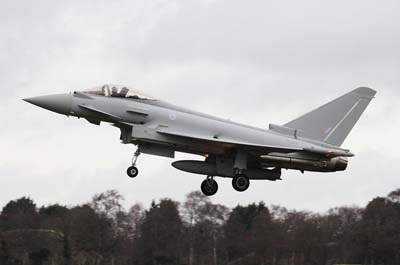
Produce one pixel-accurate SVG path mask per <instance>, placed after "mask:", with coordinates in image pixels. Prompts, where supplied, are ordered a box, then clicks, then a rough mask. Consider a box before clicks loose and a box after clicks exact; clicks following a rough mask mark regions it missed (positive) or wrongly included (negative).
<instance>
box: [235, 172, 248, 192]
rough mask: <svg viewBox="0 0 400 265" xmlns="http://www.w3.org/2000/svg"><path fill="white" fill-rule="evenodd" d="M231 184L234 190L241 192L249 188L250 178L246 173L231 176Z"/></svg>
mask: <svg viewBox="0 0 400 265" xmlns="http://www.w3.org/2000/svg"><path fill="white" fill-rule="evenodd" d="M232 186H233V188H234V189H235V190H237V191H240V192H242V191H245V190H247V189H248V188H249V186H250V180H249V178H248V177H247V176H246V175H244V174H239V175H236V176H234V177H233V179H232Z"/></svg>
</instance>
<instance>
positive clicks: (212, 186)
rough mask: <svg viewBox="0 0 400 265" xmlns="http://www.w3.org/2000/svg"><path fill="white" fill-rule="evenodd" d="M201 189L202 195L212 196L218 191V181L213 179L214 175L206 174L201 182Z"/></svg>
mask: <svg viewBox="0 0 400 265" xmlns="http://www.w3.org/2000/svg"><path fill="white" fill-rule="evenodd" d="M201 191H202V192H203V193H204V195H207V196H212V195H214V194H215V193H217V191H218V183H217V182H216V181H215V180H214V177H212V176H208V177H207V178H206V179H205V180H203V182H202V183H201Z"/></svg>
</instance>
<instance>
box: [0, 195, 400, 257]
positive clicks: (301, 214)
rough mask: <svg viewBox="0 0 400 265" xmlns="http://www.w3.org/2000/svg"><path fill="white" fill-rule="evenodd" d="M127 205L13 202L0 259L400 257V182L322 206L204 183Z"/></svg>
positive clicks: (113, 201)
mask: <svg viewBox="0 0 400 265" xmlns="http://www.w3.org/2000/svg"><path fill="white" fill-rule="evenodd" d="M123 204H124V198H123V196H122V195H121V194H119V193H118V192H117V191H115V190H110V191H106V192H103V193H101V194H96V195H95V196H94V197H93V199H92V201H91V202H89V203H86V204H83V205H77V206H74V207H66V206H63V205H60V204H52V205H47V206H41V207H38V206H36V204H35V203H34V201H33V200H32V199H31V198H28V197H23V198H19V199H16V200H12V201H10V202H9V203H7V205H5V206H4V207H3V209H2V212H1V215H0V264H1V265H3V264H4V265H9V264H23V265H30V264H32V265H37V264H52V265H59V264H60V265H61V264H62V265H92V264H93V265H103V264H112V265H134V264H138V265H142V264H143V265H147V264H148V265H164V264H165V265H167V264H168V265H175V264H176V265H178V264H179V265H181V264H182V265H183V264H187V265H223V264H227V265H247V264H260V265H268V264H271V265H306V264H310V265H311V264H315V265H321V264H322V265H323V264H368V265H378V264H400V189H398V190H395V191H393V192H391V193H390V194H389V195H387V196H384V197H377V198H374V199H373V200H372V201H370V202H369V203H368V205H367V206H366V207H365V208H360V207H356V206H352V207H347V206H346V207H337V208H333V209H330V210H329V211H328V212H326V213H324V214H320V213H313V212H309V211H298V210H289V209H287V208H284V207H282V206H276V205H272V206H266V205H265V204H264V203H263V202H259V203H253V204H249V205H244V206H243V205H238V206H236V207H235V208H233V209H229V208H227V207H225V206H224V205H221V204H215V203H213V202H212V201H211V200H210V199H209V198H208V197H205V196H204V195H203V194H202V193H201V192H199V191H194V192H191V193H189V194H187V196H186V199H185V201H183V202H181V203H180V202H177V201H173V200H171V199H168V198H166V199H161V200H159V201H153V202H152V203H151V205H150V206H149V207H148V208H145V207H143V206H142V205H141V204H135V205H133V206H132V207H130V208H129V209H128V210H126V209H124V207H123Z"/></svg>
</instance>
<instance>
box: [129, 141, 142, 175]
mask: <svg viewBox="0 0 400 265" xmlns="http://www.w3.org/2000/svg"><path fill="white" fill-rule="evenodd" d="M139 155H140V151H139V148H138V149H137V150H136V152H135V154H134V155H133V158H132V166H130V167H128V169H127V170H126V173H127V174H128V176H129V177H130V178H135V177H136V176H137V175H138V174H139V170H138V169H137V167H136V161H137V159H138V157H139Z"/></svg>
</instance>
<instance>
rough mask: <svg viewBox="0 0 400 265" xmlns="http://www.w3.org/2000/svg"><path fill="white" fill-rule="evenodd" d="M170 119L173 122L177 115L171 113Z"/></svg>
mask: <svg viewBox="0 0 400 265" xmlns="http://www.w3.org/2000/svg"><path fill="white" fill-rule="evenodd" d="M169 119H170V120H171V121H174V120H176V115H175V113H170V114H169Z"/></svg>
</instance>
